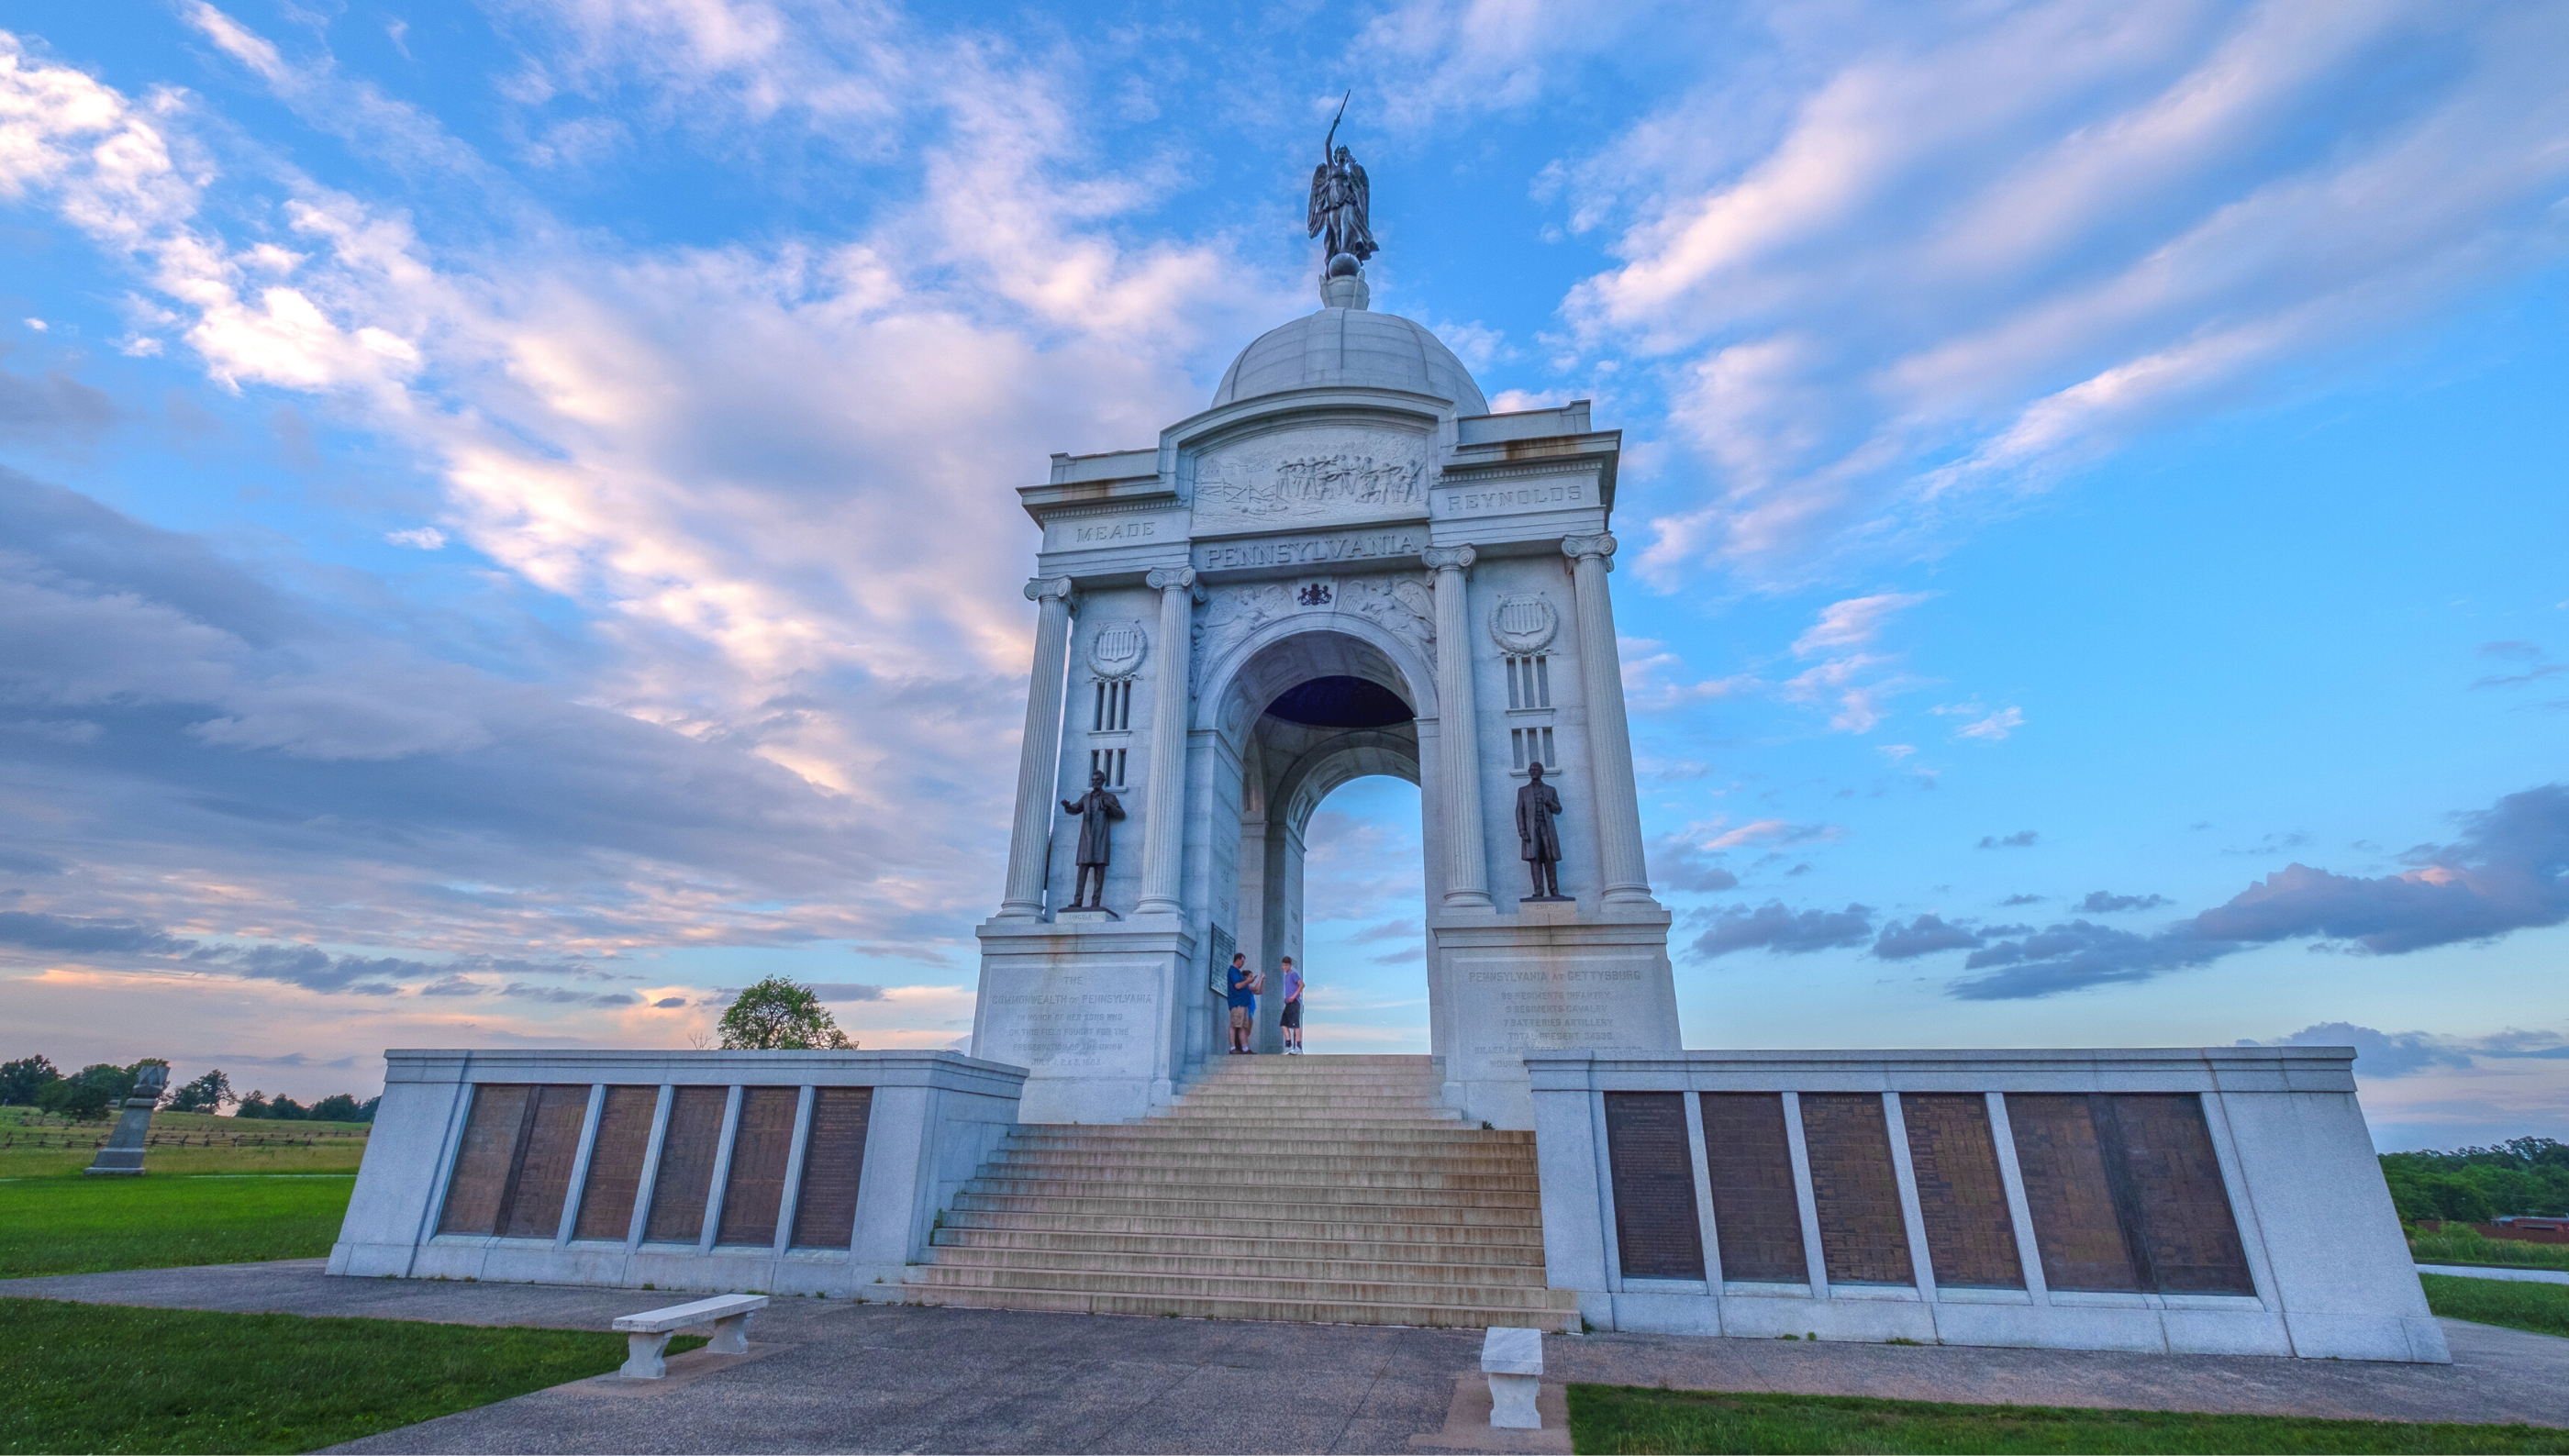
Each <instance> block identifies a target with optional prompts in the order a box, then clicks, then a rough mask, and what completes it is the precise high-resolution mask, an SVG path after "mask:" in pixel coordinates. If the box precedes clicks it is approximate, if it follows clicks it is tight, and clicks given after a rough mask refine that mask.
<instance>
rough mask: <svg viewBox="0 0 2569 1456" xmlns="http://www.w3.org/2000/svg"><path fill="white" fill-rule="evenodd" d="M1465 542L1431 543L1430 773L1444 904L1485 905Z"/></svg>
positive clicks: (1470, 553)
mask: <svg viewBox="0 0 2569 1456" xmlns="http://www.w3.org/2000/svg"><path fill="white" fill-rule="evenodd" d="M1478 554H1479V553H1478V552H1476V551H1474V550H1473V549H1472V548H1471V547H1470V546H1430V547H1429V548H1428V549H1427V551H1426V560H1427V564H1428V565H1429V566H1430V567H1433V568H1434V569H1435V572H1436V716H1437V719H1438V724H1437V730H1436V744H1437V749H1436V757H1437V762H1438V765H1439V768H1438V771H1437V776H1436V789H1437V797H1438V798H1439V799H1442V800H1443V801H1444V813H1443V815H1442V816H1441V818H1442V820H1443V822H1444V826H1445V844H1444V851H1445V908H1446V909H1447V910H1490V909H1492V908H1493V907H1492V905H1491V903H1490V847H1489V844H1488V842H1487V838H1486V835H1485V833H1484V831H1483V828H1482V819H1481V714H1480V705H1479V704H1478V703H1477V702H1475V701H1474V700H1473V696H1472V611H1471V606H1470V604H1469V602H1468V601H1467V600H1466V599H1465V595H1464V584H1465V580H1466V573H1468V572H1469V571H1470V570H1471V569H1472V562H1473V560H1474V559H1475V558H1476V557H1477V556H1478Z"/></svg>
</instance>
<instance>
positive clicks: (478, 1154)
mask: <svg viewBox="0 0 2569 1456" xmlns="http://www.w3.org/2000/svg"><path fill="white" fill-rule="evenodd" d="M535 1091H536V1089H535V1088H533V1087H529V1086H522V1085H516V1084H510V1083H502V1082H485V1083H483V1084H482V1085H480V1086H478V1087H475V1088H474V1089H473V1109H472V1111H470V1112H469V1113H467V1114H466V1115H465V1119H464V1142H463V1145H462V1146H460V1147H458V1148H457V1149H456V1150H455V1173H454V1176H453V1177H451V1178H449V1179H448V1180H447V1183H446V1208H445V1210H444V1211H443V1212H442V1213H440V1214H439V1216H438V1220H437V1232H439V1233H440V1234H485V1235H487V1234H490V1233H492V1232H493V1231H495V1230H497V1229H498V1228H499V1226H500V1201H501V1199H502V1198H504V1197H505V1196H506V1195H507V1193H508V1191H509V1168H510V1165H512V1164H513V1163H515V1162H516V1161H517V1157H518V1129H519V1126H520V1125H521V1124H522V1123H524V1122H525V1121H526V1115H527V1103H528V1101H529V1099H531V1098H532V1097H533V1096H534V1095H535Z"/></svg>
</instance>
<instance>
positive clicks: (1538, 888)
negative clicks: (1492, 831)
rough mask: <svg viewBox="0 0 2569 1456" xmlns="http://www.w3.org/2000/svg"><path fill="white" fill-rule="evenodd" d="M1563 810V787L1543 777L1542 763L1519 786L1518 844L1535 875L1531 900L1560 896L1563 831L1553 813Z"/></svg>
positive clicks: (1557, 897)
mask: <svg viewBox="0 0 2569 1456" xmlns="http://www.w3.org/2000/svg"><path fill="white" fill-rule="evenodd" d="M1560 812H1561V791H1560V790H1558V789H1556V788H1554V787H1553V786H1551V785H1550V784H1547V783H1545V782H1544V781H1543V765H1542V763H1541V762H1537V763H1536V764H1535V765H1534V766H1533V776H1532V777H1531V778H1529V779H1528V780H1527V781H1526V786H1525V787H1524V788H1522V789H1519V790H1517V846H1518V849H1519V850H1520V851H1521V852H1522V853H1523V854H1524V856H1525V862H1526V869H1527V870H1528V871H1529V872H1531V873H1532V874H1533V876H1534V894H1532V895H1530V896H1527V897H1526V899H1528V900H1561V899H1564V898H1565V897H1564V896H1563V895H1562V893H1561V831H1560V830H1559V829H1558V828H1557V827H1555V826H1554V824H1553V822H1552V820H1553V816H1554V815H1557V814H1559V813H1560Z"/></svg>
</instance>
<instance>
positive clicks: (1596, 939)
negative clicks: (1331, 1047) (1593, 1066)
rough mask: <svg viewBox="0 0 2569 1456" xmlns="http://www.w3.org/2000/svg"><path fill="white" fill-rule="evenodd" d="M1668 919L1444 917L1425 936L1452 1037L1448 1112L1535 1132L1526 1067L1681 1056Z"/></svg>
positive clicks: (1571, 914)
mask: <svg viewBox="0 0 2569 1456" xmlns="http://www.w3.org/2000/svg"><path fill="white" fill-rule="evenodd" d="M1668 921H1669V916H1668V912H1667V911H1666V910H1662V909H1660V908H1659V907H1658V906H1656V905H1655V904H1653V905H1650V906H1647V907H1641V906H1633V907H1625V906H1609V907H1606V908H1604V909H1603V910H1600V911H1597V912H1594V913H1583V912H1582V911H1581V910H1580V907H1579V906H1578V905H1577V904H1576V903H1570V902H1560V901H1525V902H1520V903H1519V904H1518V906H1517V912H1516V913H1515V914H1513V915H1470V916H1464V915H1444V916H1437V917H1435V918H1432V919H1430V920H1429V921H1428V929H1427V933H1428V934H1429V935H1430V936H1431V937H1432V939H1433V941H1434V945H1435V954H1436V959H1437V960H1438V962H1439V963H1440V964H1441V966H1442V969H1443V973H1444V975H1445V980H1446V992H1447V994H1446V997H1445V999H1446V1003H1447V1005H1448V1006H1449V1007H1450V1008H1451V1009H1450V1010H1449V1011H1448V1012H1447V1015H1448V1016H1449V1017H1450V1018H1451V1022H1452V1031H1451V1035H1450V1041H1449V1044H1448V1045H1447V1046H1446V1047H1445V1048H1443V1051H1444V1053H1445V1079H1446V1080H1445V1089H1444V1096H1445V1102H1446V1104H1447V1105H1448V1106H1452V1107H1458V1108H1460V1109H1462V1112H1463V1116H1464V1118H1465V1119H1466V1120H1469V1121H1476V1122H1486V1123H1489V1124H1490V1125H1491V1126H1493V1127H1502V1128H1531V1127H1533V1126H1534V1094H1533V1091H1532V1089H1531V1087H1530V1085H1529V1084H1528V1082H1527V1080H1526V1068H1525V1058H1526V1057H1527V1056H1528V1055H1530V1054H1533V1053H1537V1052H1554V1051H1566V1050H1569V1049H1572V1048H1577V1047H1633V1048H1648V1049H1650V1050H1652V1051H1661V1052H1673V1051H1675V1050H1677V1049H1678V1046H1679V1041H1678V1037H1677V1005H1676V983H1675V980H1674V978H1673V976H1672V974H1671V971H1670V967H1669V965H1668Z"/></svg>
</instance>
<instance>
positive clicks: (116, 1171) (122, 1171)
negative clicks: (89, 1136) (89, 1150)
mask: <svg viewBox="0 0 2569 1456" xmlns="http://www.w3.org/2000/svg"><path fill="white" fill-rule="evenodd" d="M160 1105H161V1099H160V1097H159V1096H158V1095H157V1094H156V1095H154V1096H151V1097H130V1098H127V1099H126V1103H125V1112H124V1114H123V1115H122V1116H120V1117H118V1118H117V1120H116V1131H115V1132H113V1133H111V1134H109V1135H108V1139H107V1146H106V1147H104V1148H101V1149H99V1150H98V1157H97V1159H96V1160H94V1161H93V1162H92V1163H91V1164H90V1165H89V1166H88V1167H87V1168H84V1169H82V1170H81V1172H82V1173H83V1174H85V1175H86V1176H88V1177H91V1178H141V1177H142V1176H143V1149H144V1145H145V1144H144V1140H145V1138H146V1137H147V1136H148V1135H149V1134H150V1133H151V1131H152V1110H153V1109H154V1108H156V1107H159V1106H160Z"/></svg>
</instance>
